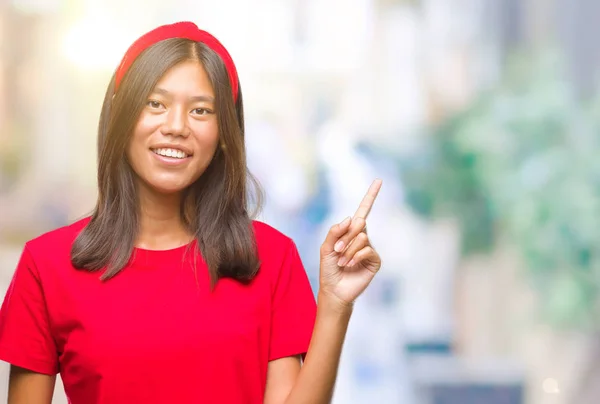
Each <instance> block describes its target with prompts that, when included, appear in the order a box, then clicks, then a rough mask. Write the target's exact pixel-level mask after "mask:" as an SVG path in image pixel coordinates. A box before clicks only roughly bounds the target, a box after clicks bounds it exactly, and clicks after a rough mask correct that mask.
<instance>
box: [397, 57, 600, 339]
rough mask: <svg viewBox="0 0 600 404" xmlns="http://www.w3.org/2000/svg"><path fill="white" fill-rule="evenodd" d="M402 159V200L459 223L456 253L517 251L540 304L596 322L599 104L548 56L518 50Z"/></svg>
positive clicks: (552, 314)
mask: <svg viewBox="0 0 600 404" xmlns="http://www.w3.org/2000/svg"><path fill="white" fill-rule="evenodd" d="M506 73H507V74H506V76H505V77H506V78H505V79H504V80H503V81H502V83H501V85H499V86H498V87H497V88H495V89H494V90H493V91H490V92H489V93H487V94H484V95H482V96H481V97H480V98H479V99H478V100H477V102H475V103H474V105H473V106H472V107H471V108H469V109H468V110H466V111H463V112H462V113H460V114H458V115H457V116H454V117H452V118H451V119H449V120H448V121H447V122H445V123H444V124H443V125H441V127H439V128H437V129H436V130H434V131H433V132H432V133H431V135H430V136H429V137H428V138H427V144H426V145H424V147H423V150H421V151H420V152H419V153H417V155H416V157H413V158H411V159H405V160H403V162H402V167H401V168H402V176H403V180H404V181H405V185H406V187H407V199H408V203H409V204H410V205H411V206H412V207H413V208H414V209H415V211H417V212H419V213H421V214H423V215H425V216H427V217H439V216H448V215H452V216H454V217H457V218H458V219H459V221H460V223H461V224H462V228H463V237H464V242H463V246H464V251H463V252H464V254H471V253H477V252H486V251H489V250H490V249H492V248H493V247H494V245H495V243H497V240H498V239H499V238H500V237H502V239H503V240H509V241H511V242H513V243H514V245H515V246H517V247H518V248H519V250H520V252H521V253H522V255H523V258H524V259H525V262H526V264H527V268H528V275H530V276H529V278H528V279H529V280H530V281H531V284H532V285H533V286H534V287H535V288H536V290H538V291H539V293H540V297H541V299H540V300H541V302H542V303H543V307H542V311H543V314H544V316H545V318H546V319H547V320H548V321H550V322H551V323H553V324H555V325H557V326H562V327H584V328H587V329H589V328H591V327H595V326H596V325H597V324H600V321H598V320H597V319H600V316H599V315H598V314H600V313H598V309H597V307H598V297H599V286H600V254H599V253H600V226H598V224H597V220H596V217H597V215H598V214H599V213H600V200H599V198H598V196H599V195H600V159H599V158H598V156H600V136H599V135H600V133H599V129H600V102H597V101H592V102H587V103H583V102H580V101H578V100H577V99H576V97H574V96H573V95H572V92H571V90H570V88H569V86H568V82H567V81H566V80H564V79H563V78H562V77H561V71H560V63H559V60H558V59H557V58H556V57H550V56H545V57H541V58H533V57H531V56H528V57H520V58H517V59H516V60H515V62H514V63H513V64H511V65H510V66H508V67H507V72H506Z"/></svg>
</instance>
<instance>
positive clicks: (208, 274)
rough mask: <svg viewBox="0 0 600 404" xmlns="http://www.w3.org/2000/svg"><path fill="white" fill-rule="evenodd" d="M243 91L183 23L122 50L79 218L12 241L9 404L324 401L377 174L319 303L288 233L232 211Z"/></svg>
mask: <svg viewBox="0 0 600 404" xmlns="http://www.w3.org/2000/svg"><path fill="white" fill-rule="evenodd" d="M243 128H244V123H243V108H242V92H241V89H240V86H239V82H238V76H237V73H236V70H235V65H234V64H233V61H232V60H231V57H230V56H229V54H228V52H227V50H225V48H224V47H223V46H222V45H221V44H220V43H219V42H218V41H217V40H216V39H215V38H214V37H213V36H211V35H210V34H208V33H207V32H205V31H201V30H199V29H198V28H197V27H196V26H195V25H194V24H193V23H190V22H182V23H176V24H171V25H165V26H161V27H158V28H156V29H155V30H153V31H151V32H149V33H147V34H145V35H144V36H142V37H141V38H139V39H138V40H137V41H136V42H135V43H134V44H133V45H132V46H131V48H130V49H129V50H128V51H127V53H126V54H125V56H124V58H123V60H122V62H121V64H120V65H119V67H118V68H117V70H116V72H115V75H114V76H113V79H112V81H111V83H110V85H109V87H108V90H107V93H106V97H105V100H104V105H103V108H102V113H101V116H100V125H99V141H98V149H99V150H98V152H99V164H98V185H99V195H98V202H97V205H96V208H95V210H94V212H93V214H92V215H91V217H89V218H86V219H83V220H81V221H78V222H76V223H74V224H72V225H70V226H66V227H63V228H60V229H57V230H54V231H51V232H49V233H46V234H44V235H42V236H40V237H38V238H36V239H34V240H31V241H29V242H28V243H26V245H25V248H24V250H23V254H22V256H21V259H20V261H19V264H18V266H17V269H16V272H15V275H14V278H13V281H12V283H11V286H10V288H9V290H8V293H7V295H6V297H5V300H4V303H3V305H2V309H1V311H0V359H2V360H4V361H7V362H9V363H10V364H11V376H10V383H9V399H8V402H9V403H10V404H24V403H27V404H38V403H39V404H42V403H50V402H51V397H52V394H53V390H54V384H55V376H56V374H57V373H59V372H60V374H61V377H62V379H63V383H64V387H65V392H66V394H67V396H68V397H69V400H70V402H71V403H72V404H94V403H110V404H118V403H127V404H130V403H144V404H149V403H263V402H264V403H270V404H280V403H286V404H287V403H289V404H291V403H311V404H315V403H326V402H329V401H330V400H331V396H332V392H333V386H334V382H335V378H336V370H337V367H338V362H339V358H340V353H341V348H342V342H343V340H344V337H345V332H346V328H347V325H348V321H349V318H350V314H351V311H352V304H353V301H354V300H355V299H356V298H357V297H358V296H359V295H360V293H362V291H363V290H364V289H365V288H366V287H367V285H368V284H369V282H370V281H371V279H372V278H373V276H374V274H375V273H376V272H377V270H378V269H379V267H380V265H381V264H380V258H379V256H378V254H377V253H376V252H375V251H374V250H373V249H372V248H371V247H370V245H369V240H368V237H367V235H366V232H365V228H366V227H365V219H366V217H367V214H368V212H369V210H370V208H371V206H372V204H373V202H374V200H375V197H376V195H377V192H378V191H379V188H380V186H381V182H380V181H376V182H374V184H373V185H372V186H371V188H370V190H369V191H368V193H367V195H366V197H365V199H364V200H363V202H362V203H361V205H360V207H359V208H358V211H357V212H356V214H355V215H354V216H353V217H352V218H347V219H345V220H344V221H343V222H341V223H339V224H336V225H334V226H333V227H332V228H331V230H330V231H329V233H328V235H327V237H326V239H325V241H324V243H323V245H322V248H321V268H320V271H321V272H320V288H319V292H318V298H317V300H318V306H317V305H315V300H314V297H313V294H312V292H311V288H310V285H309V283H308V279H307V276H306V273H305V271H304V268H303V266H302V263H301V261H300V258H299V256H298V252H297V250H296V247H295V246H294V243H293V242H292V241H291V240H290V239H289V238H287V237H286V236H284V235H283V234H281V233H279V232H278V231H276V230H275V229H273V228H271V227H269V226H267V225H266V224H263V223H260V222H257V221H252V220H251V219H250V217H249V214H248V213H247V210H246V204H247V190H246V181H247V171H246V166H245V154H244V140H243V139H244V133H243Z"/></svg>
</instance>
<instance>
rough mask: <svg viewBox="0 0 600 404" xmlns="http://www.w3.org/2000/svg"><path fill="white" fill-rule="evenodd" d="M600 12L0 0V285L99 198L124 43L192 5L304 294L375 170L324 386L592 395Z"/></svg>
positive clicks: (387, 394)
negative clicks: (357, 284) (356, 268)
mask: <svg viewBox="0 0 600 404" xmlns="http://www.w3.org/2000/svg"><path fill="white" fill-rule="evenodd" d="M599 15H600V2H598V1H597V0H570V1H567V0H343V1H342V0H255V1H252V2H249V1H242V0H220V1H218V2H217V1H206V0H171V1H170V2H165V1H157V0H144V1H141V0H118V1H117V0H2V1H0V288H1V290H0V292H1V295H2V296H3V295H4V292H5V290H6V287H7V286H8V282H9V280H10V277H11V275H12V273H13V271H14V268H15V264H16V262H17V259H18V257H19V254H20V252H21V249H22V247H23V243H24V242H25V241H26V240H29V239H31V238H33V237H36V236H37V235H39V234H40V233H42V232H45V231H48V230H51V229H53V228H55V227H58V226H62V225H65V224H68V223H70V222H71V221H74V220H76V219H78V218H80V217H83V216H85V215H87V214H88V213H89V212H90V211H91V209H92V208H93V206H94V202H95V198H96V171H95V170H96V125H97V121H98V117H99V113H100V106H101V102H102V99H103V95H104V92H105V89H106V86H107V84H108V81H109V79H110V76H111V74H112V72H113V70H114V68H115V67H116V66H117V64H118V62H119V60H120V58H121V56H122V55H123V53H124V51H125V50H126V49H127V47H128V46H129V45H130V44H131V42H132V41H133V40H134V39H135V38H137V37H138V36H139V35H141V34H142V33H144V32H146V31H147V30H149V29H151V28H154V27H155V26H156V25H159V24H164V23H170V22H174V21H176V20H184V19H185V20H193V21H194V22H196V23H197V24H198V25H199V26H200V27H202V28H204V29H206V30H208V31H210V32H212V33H213V34H215V35H216V36H217V37H218V38H219V39H220V40H221V41H222V42H223V43H224V45H225V46H226V47H227V48H228V49H229V50H230V52H231V54H232V55H233V58H234V60H235V62H236V63H237V66H238V70H239V73H240V78H241V83H242V87H243V91H244V99H245V108H246V117H247V121H246V124H247V133H248V135H247V149H248V156H249V166H250V169H251V171H253V172H254V173H255V174H256V176H257V177H258V178H259V180H260V181H261V183H262V185H263V186H264V188H265V190H266V195H267V202H266V206H265V209H264V211H263V213H262V216H261V219H262V220H264V221H266V222H267V223H270V224H272V225H273V226H275V227H277V228H278V229H280V230H281V231H283V232H284V233H286V234H287V235H289V236H291V237H292V238H294V240H295V241H296V243H297V245H298V247H299V249H300V251H301V255H302V258H303V260H304V263H305V265H306V269H307V271H308V273H309V276H310V278H311V281H312V282H313V287H314V288H315V292H316V289H317V286H318V283H317V276H318V274H317V272H318V246H319V244H320V243H321V241H322V239H323V237H324V235H325V232H326V229H328V228H329V226H330V225H331V224H333V223H335V222H337V221H339V220H341V219H342V218H343V217H345V216H347V215H349V214H352V213H353V212H354V210H355V208H356V206H357V204H358V202H359V201H360V199H361V197H362V196H363V194H364V192H365V191H366V189H367V187H368V185H369V184H370V182H371V180H372V179H373V178H375V177H380V178H383V179H384V187H383V189H382V192H381V194H380V197H379V199H378V200H377V202H376V205H375V208H374V210H373V212H372V214H371V216H370V223H369V229H370V235H371V237H372V240H373V242H374V244H375V246H376V247H377V248H378V250H379V251H380V253H381V255H382V257H383V260H384V265H383V268H382V270H381V272H380V273H379V275H378V276H377V278H376V280H375V281H374V282H373V284H372V286H371V287H370V288H369V289H368V290H367V292H366V293H365V294H364V295H363V296H362V297H361V298H360V299H359V302H358V303H357V305H356V309H355V313H354V317H353V319H352V322H351V326H350V329H349V332H348V339H347V343H346V345H345V349H344V353H343V358H342V364H341V369H340V374H339V381H338V384H337V390H336V396H335V403H337V404H354V403H356V404H358V403H371V402H377V403H390V404H392V403H402V404H459V403H460V404H480V403H482V404H483V403H485V404H567V403H569V404H571V403H576V404H595V403H599V402H600V383H598V382H600V339H599V334H598V329H599V325H600V304H599V293H600V276H599V275H600V254H599V252H600V251H599V249H600V226H598V224H597V222H595V221H594V220H595V219H594V217H595V215H596V214H597V213H598V212H599V211H600V210H599V208H600V203H599V199H598V196H599V191H600V159H597V158H595V157H596V153H599V154H600V137H599V136H598V131H599V129H600V97H599V93H598V91H597V89H598V87H597V84H598V81H597V78H598V75H597V72H598V71H599V68H600V47H599V46H598V45H594V44H595V43H596V40H597V38H598V37H600V24H599V23H598V21H597V19H598V16H599ZM1 369H2V372H1V374H0V394H1V396H0V400H4V398H2V397H5V394H6V385H7V380H8V376H7V369H8V366H7V365H6V364H3V367H2V368H1ZM55 402H56V403H65V402H66V401H65V398H64V393H63V392H62V386H60V385H59V386H58V387H57V391H56V400H55Z"/></svg>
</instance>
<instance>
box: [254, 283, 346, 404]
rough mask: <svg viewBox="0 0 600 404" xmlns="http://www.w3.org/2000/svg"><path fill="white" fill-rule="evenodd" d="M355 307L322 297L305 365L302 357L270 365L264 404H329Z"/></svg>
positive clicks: (278, 360) (285, 359) (281, 360)
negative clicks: (302, 362) (301, 360)
mask: <svg viewBox="0 0 600 404" xmlns="http://www.w3.org/2000/svg"><path fill="white" fill-rule="evenodd" d="M351 312H352V306H350V305H343V304H340V303H339V301H336V299H335V298H333V297H331V296H327V295H323V294H319V296H318V306H317V318H316V322H315V328H314V331H313V335H312V338H311V342H310V347H309V349H308V353H307V354H306V358H305V361H304V364H303V365H302V367H301V365H300V363H301V362H300V356H292V357H287V358H282V359H277V360H274V361H271V362H269V368H268V373H267V387H266V392H265V401H264V404H282V403H285V404H296V403H310V404H319V403H329V402H331V398H332V396H333V391H334V387H335V380H336V378H337V369H338V366H339V361H340V356H341V353H342V345H343V342H344V339H345V337H346V330H347V328H348V322H349V320H350V314H351Z"/></svg>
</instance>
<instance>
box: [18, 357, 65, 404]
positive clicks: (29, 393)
mask: <svg viewBox="0 0 600 404" xmlns="http://www.w3.org/2000/svg"><path fill="white" fill-rule="evenodd" d="M55 382H56V376H48V375H44V374H41V373H35V372H32V371H30V370H27V369H23V368H20V367H17V366H11V367H10V379H9V382H8V404H50V403H52V395H53V394H54V384H55Z"/></svg>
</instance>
